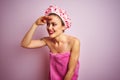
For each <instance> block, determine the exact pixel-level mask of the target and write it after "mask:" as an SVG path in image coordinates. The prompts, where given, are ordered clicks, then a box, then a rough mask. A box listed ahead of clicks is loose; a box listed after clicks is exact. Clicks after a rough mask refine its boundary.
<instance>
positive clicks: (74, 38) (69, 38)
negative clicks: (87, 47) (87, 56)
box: [67, 35, 80, 44]
mask: <svg viewBox="0 0 120 80" xmlns="http://www.w3.org/2000/svg"><path fill="white" fill-rule="evenodd" d="M67 36H68V40H70V42H71V43H73V44H74V43H79V44H80V39H78V38H77V37H75V36H71V35H67Z"/></svg>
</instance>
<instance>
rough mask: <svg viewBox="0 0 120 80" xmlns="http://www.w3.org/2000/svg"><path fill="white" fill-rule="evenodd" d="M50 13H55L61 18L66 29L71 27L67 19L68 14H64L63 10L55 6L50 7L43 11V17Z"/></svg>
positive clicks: (69, 20)
mask: <svg viewBox="0 0 120 80" xmlns="http://www.w3.org/2000/svg"><path fill="white" fill-rule="evenodd" d="M50 13H55V14H57V15H58V16H59V17H61V19H62V20H63V22H64V24H65V26H66V28H69V27H71V19H70V18H69V16H68V14H67V13H66V11H65V10H63V9H61V8H58V7H57V6H53V5H50V6H49V8H47V10H46V11H45V15H46V16H47V15H49V14H50Z"/></svg>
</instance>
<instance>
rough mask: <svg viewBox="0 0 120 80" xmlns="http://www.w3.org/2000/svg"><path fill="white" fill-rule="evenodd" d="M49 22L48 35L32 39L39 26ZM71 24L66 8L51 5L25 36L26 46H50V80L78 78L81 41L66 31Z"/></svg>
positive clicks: (24, 45)
mask: <svg viewBox="0 0 120 80" xmlns="http://www.w3.org/2000/svg"><path fill="white" fill-rule="evenodd" d="M44 24H47V31H48V33H49V36H48V37H44V38H42V39H40V40H32V37H33V34H34V32H35V30H36V29H37V27H38V26H40V25H44ZM70 26H71V22H70V19H69V17H68V15H67V13H66V11H65V10H63V9H60V8H58V7H57V6H52V5H51V6H50V7H49V8H48V9H47V10H46V11H45V16H42V17H40V18H38V19H37V20H36V21H35V22H34V23H33V25H32V27H31V28H30V29H29V31H28V32H27V33H26V35H25V36H24V38H23V40H22V42H21V45H22V47H24V48H39V47H43V46H48V48H49V49H50V71H49V80H77V78H78V69H79V55H80V54H79V53H80V41H79V40H78V39H77V38H76V37H73V36H70V35H67V34H65V33H64V31H65V30H66V29H67V28H69V27H70Z"/></svg>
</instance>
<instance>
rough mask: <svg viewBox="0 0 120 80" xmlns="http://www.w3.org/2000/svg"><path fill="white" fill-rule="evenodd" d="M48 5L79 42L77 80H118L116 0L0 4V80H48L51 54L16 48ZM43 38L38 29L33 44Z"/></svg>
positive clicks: (119, 1) (119, 7)
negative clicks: (65, 17)
mask: <svg viewBox="0 0 120 80" xmlns="http://www.w3.org/2000/svg"><path fill="white" fill-rule="evenodd" d="M51 4H54V5H57V6H59V7H61V8H63V9H65V10H66V11H67V12H68V14H69V15H70V17H71V19H72V27H71V28H70V29H68V30H66V32H65V33H66V34H70V35H73V36H76V37H78V38H79V39H80V42H81V48H80V54H81V55H80V71H79V79H78V80H120V42H119V41H120V0H0V80H47V77H48V71H49V49H48V48H47V47H44V48H38V49H24V48H22V47H20V42H21V40H22V38H23V36H24V35H25V33H26V32H27V31H28V29H29V28H30V27H31V25H32V24H33V22H34V21H35V20H36V19H37V18H38V17H39V16H42V15H44V12H45V10H46V9H47V8H48V7H49V5H51ZM44 36H48V33H47V31H46V27H45V26H42V27H38V29H37V30H36V33H35V35H34V37H33V38H34V39H39V38H42V37H44ZM76 47H77V46H76Z"/></svg>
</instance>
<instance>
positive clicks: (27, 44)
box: [21, 16, 50, 48]
mask: <svg viewBox="0 0 120 80" xmlns="http://www.w3.org/2000/svg"><path fill="white" fill-rule="evenodd" d="M48 19H50V18H49V17H47V16H42V17H40V18H38V19H37V20H36V22H35V23H33V25H32V27H31V28H30V29H29V30H28V32H27V33H26V34H25V36H24V38H23V40H22V41H21V46H22V47H24V48H37V47H43V46H45V45H46V42H45V38H44V39H39V40H32V37H33V35H34V33H35V30H36V29H37V27H38V26H39V25H43V24H45V23H46V21H47V20H48Z"/></svg>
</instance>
